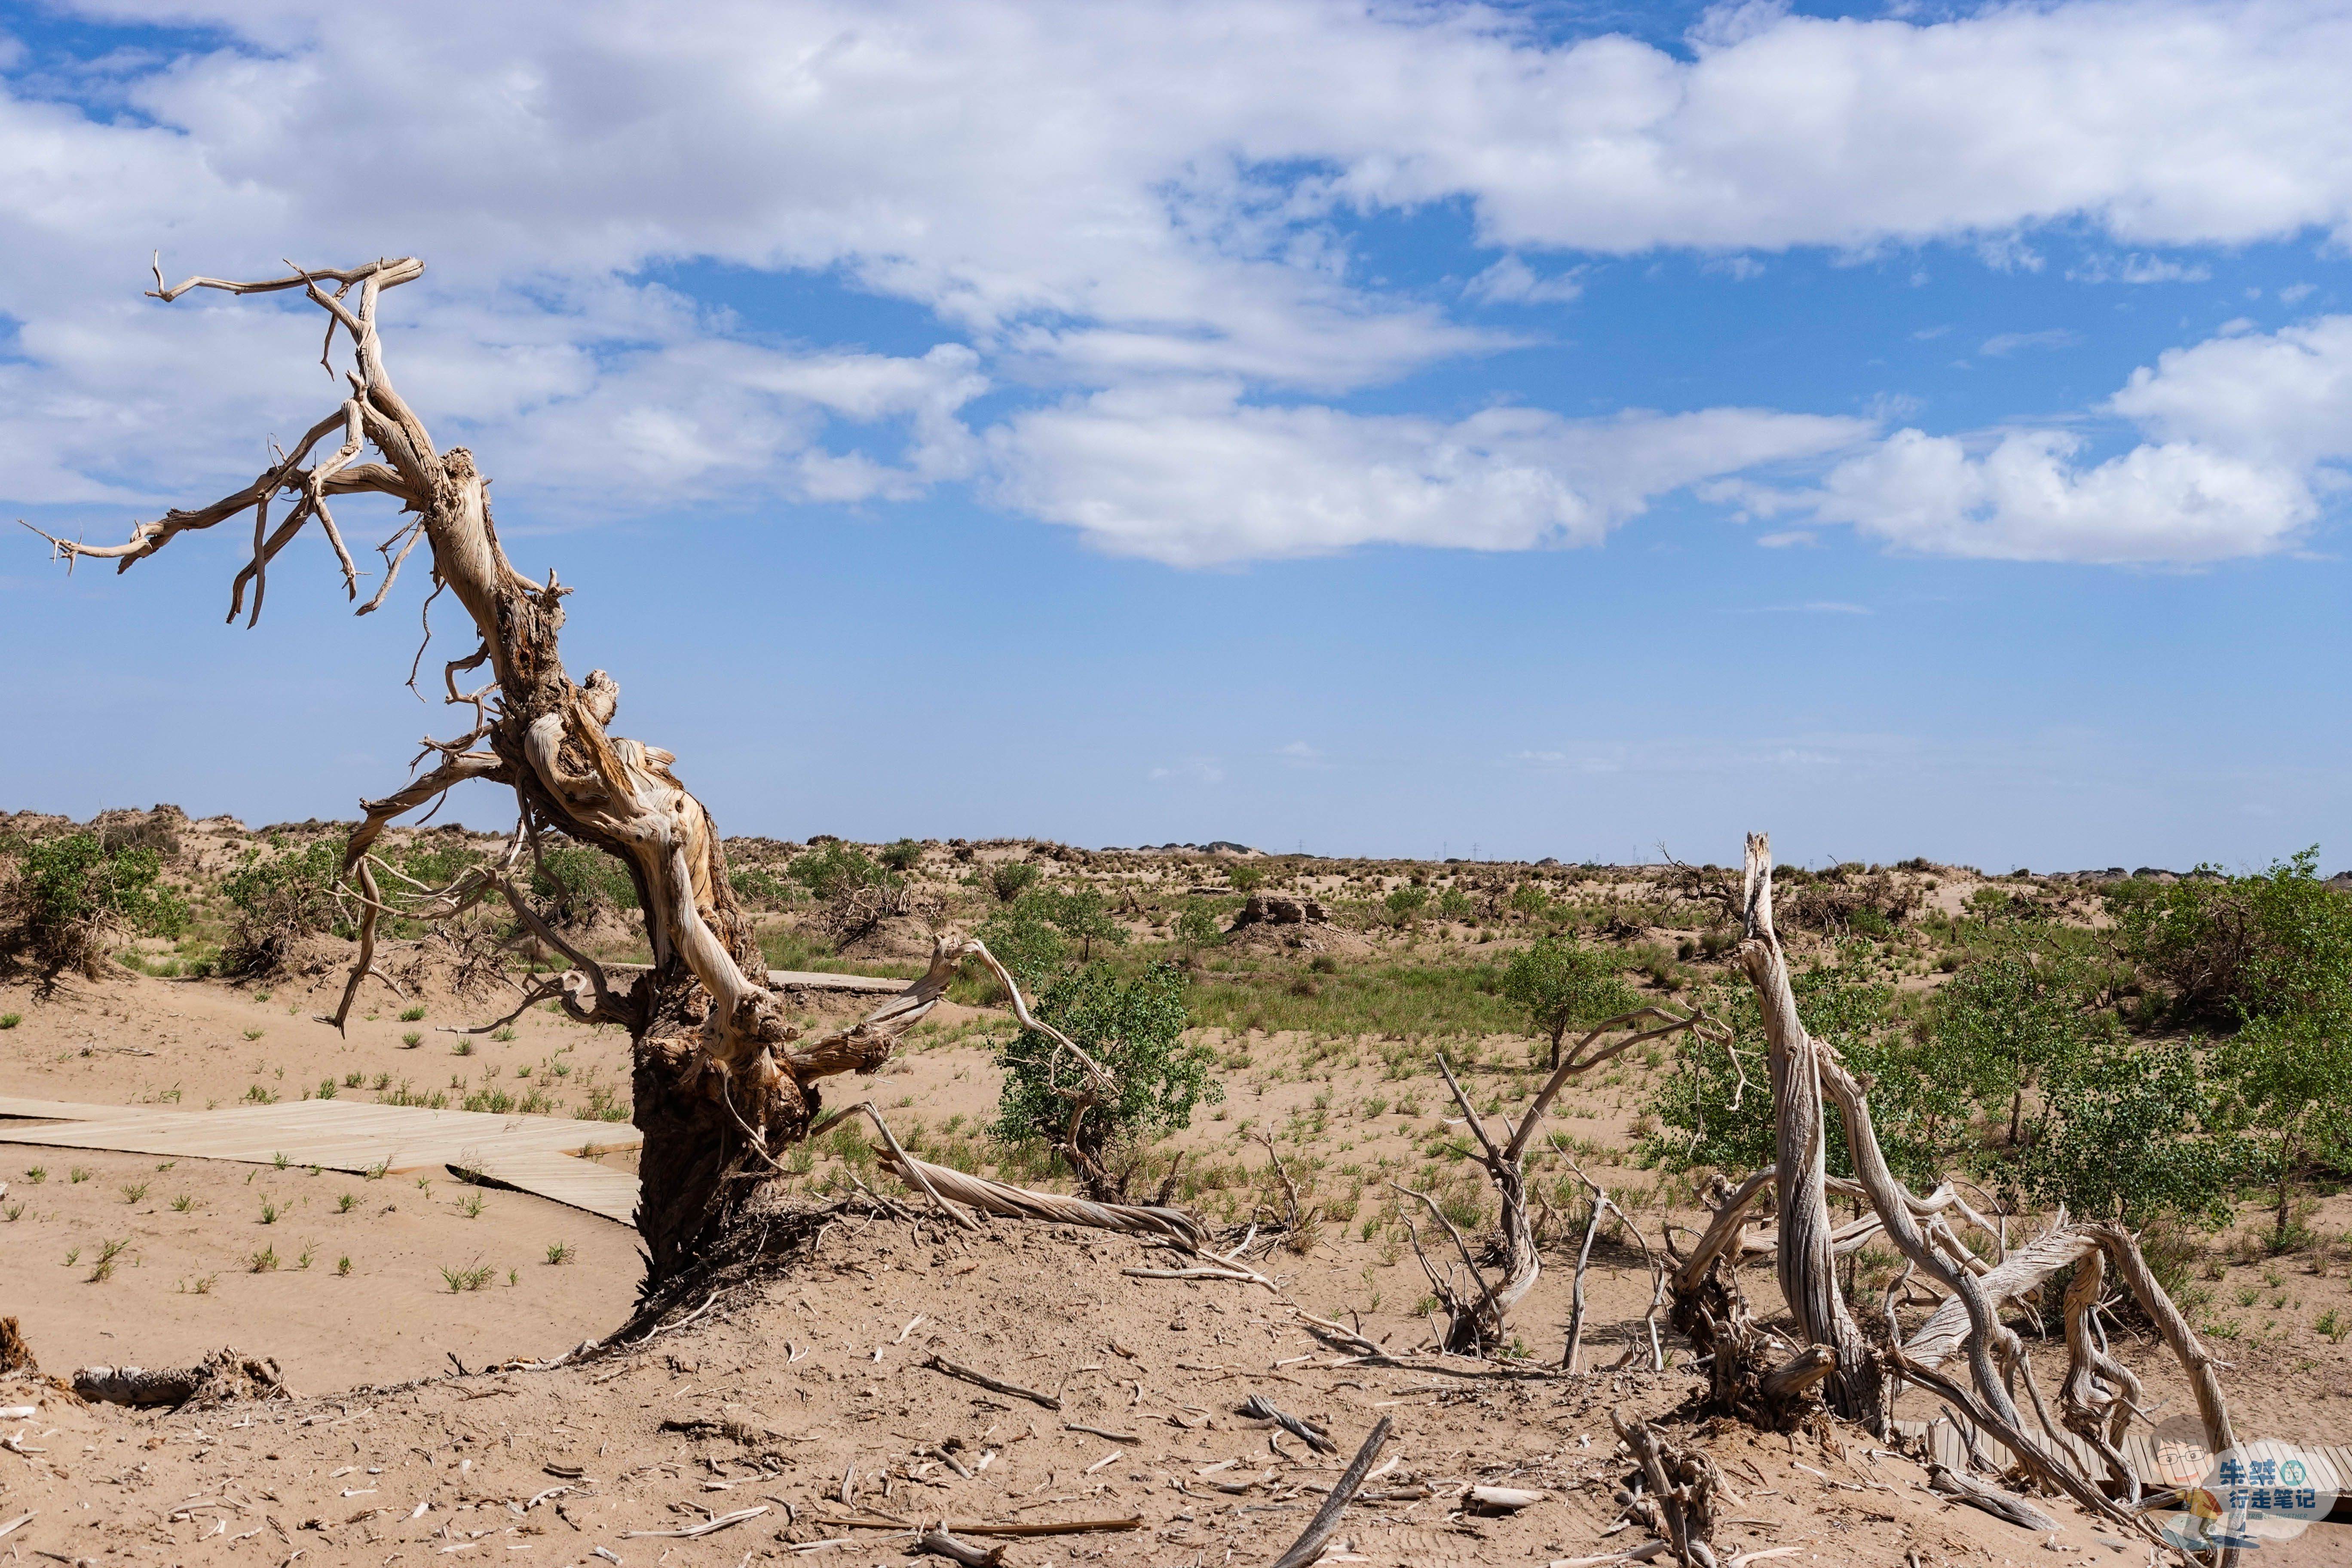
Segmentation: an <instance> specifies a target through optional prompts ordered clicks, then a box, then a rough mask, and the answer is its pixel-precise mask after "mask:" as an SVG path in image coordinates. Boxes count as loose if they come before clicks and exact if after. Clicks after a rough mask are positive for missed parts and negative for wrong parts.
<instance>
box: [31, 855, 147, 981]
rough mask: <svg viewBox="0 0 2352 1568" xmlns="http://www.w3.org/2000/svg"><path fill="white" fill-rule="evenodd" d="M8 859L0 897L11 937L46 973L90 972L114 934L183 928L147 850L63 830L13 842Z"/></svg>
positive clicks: (103, 956) (100, 961) (95, 969)
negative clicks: (12, 862) (8, 881)
mask: <svg viewBox="0 0 2352 1568" xmlns="http://www.w3.org/2000/svg"><path fill="white" fill-rule="evenodd" d="M15 858H16V879H15V884H14V886H13V887H11V888H10V889H9V890H8V900H7V901H8V904H9V905H10V906H11V910H10V912H11V913H12V914H13V915H14V916H15V918H16V924H17V939H18V940H19V941H20V942H22V943H23V944H24V945H25V946H26V948H27V949H29V950H30V951H31V952H32V953H33V954H34V955H35V957H36V958H37V960H38V961H39V962H40V963H43V964H45V965H47V967H48V968H50V969H51V970H53V971H54V970H60V969H79V970H81V971H82V972H83V973H88V974H92V975H95V974H97V973H100V963H102V961H103V960H104V958H105V954H106V949H107V946H108V943H109V942H110V940H112V939H113V938H115V937H116V936H117V935H119V934H120V933H122V932H126V931H131V932H138V933H141V934H143V935H149V936H177V935H178V934H179V933H180V932H181V931H184V930H185V929H186V927H187V920H188V911H187V906H186V905H185V904H184V902H182V900H181V899H180V896H179V895H178V894H177V893H176V892H174V891H173V889H171V888H170V887H168V886H166V885H164V884H163V882H162V881H160V880H159V879H160V878H161V876H162V874H163V858H162V857H161V856H160V855H158V854H157V853H156V852H155V851H154V850H153V849H150V848H136V847H113V846H110V845H109V844H108V843H107V842H106V840H105V838H104V837H102V836H100V835H99V834H96V833H69V834H66V835H64V836H62V837H56V838H42V839H35V840H32V841H30V842H28V843H23V844H20V845H18V846H17V847H16V854H15Z"/></svg>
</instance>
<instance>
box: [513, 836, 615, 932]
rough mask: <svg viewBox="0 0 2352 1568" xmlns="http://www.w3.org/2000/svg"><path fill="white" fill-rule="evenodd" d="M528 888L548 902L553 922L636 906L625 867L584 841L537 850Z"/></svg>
mask: <svg viewBox="0 0 2352 1568" xmlns="http://www.w3.org/2000/svg"><path fill="white" fill-rule="evenodd" d="M530 890H531V895H532V896H533V897H534V898H537V899H539V900H541V901H543V902H544V903H546V904H547V905H548V906H549V913H550V914H551V916H552V917H553V921H554V923H555V924H557V925H563V926H578V925H585V924H586V923H588V922H589V921H593V920H594V919H595V918H596V917H597V916H598V915H601V914H606V913H610V912H612V911H614V910H634V909H635V908H636V907H637V884H636V882H635V880H634V879H632V878H631V877H630V875H629V870H628V868H627V867H625V866H624V865H622V864H621V863H620V862H619V861H618V860H615V859H614V858H613V857H612V856H610V855H607V854H605V853H604V851H603V850H602V849H598V848H594V847H591V846H589V845H585V844H555V845H550V846H548V847H546V848H544V849H542V850H541V851H540V855H539V858H538V860H537V861H536V862H535V863H534V864H533V865H532V867H531V871H530Z"/></svg>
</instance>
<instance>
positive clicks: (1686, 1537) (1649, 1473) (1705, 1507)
mask: <svg viewBox="0 0 2352 1568" xmlns="http://www.w3.org/2000/svg"><path fill="white" fill-rule="evenodd" d="M1609 1424H1610V1425H1611V1426H1614V1427H1615V1428H1616V1429H1617V1436H1618V1437H1619V1439H1620V1440H1622V1442H1623V1443H1624V1445H1625V1447H1626V1448H1627V1449H1628V1450H1629V1451H1630V1452H1631V1453H1632V1454H1633V1459H1634V1462H1635V1463H1636V1464H1638V1465H1640V1466H1641V1467H1642V1475H1643V1479H1644V1480H1645V1481H1647V1482H1648V1484H1649V1495H1650V1496H1651V1498H1652V1499H1653V1500H1655V1502H1656V1504H1657V1506H1658V1511H1659V1513H1660V1515H1661V1523H1662V1524H1663V1525H1664V1529H1663V1531H1661V1533H1662V1534H1664V1536H1665V1538H1666V1544H1667V1547H1668V1548H1669V1549H1670V1550H1671V1551H1672V1552H1674V1553H1675V1555H1676V1556H1677V1557H1679V1558H1681V1559H1682V1560H1683V1561H1684V1562H1685V1563H1691V1564H1695V1565H1696V1568H1715V1549H1714V1547H1713V1546H1712V1545H1710V1544H1709V1542H1710V1540H1711V1538H1712V1537H1713V1535H1714V1533H1715V1500H1716V1494H1717V1492H1718V1491H1719V1490H1720V1489H1722V1486H1723V1477H1722V1475H1721V1474H1720V1473H1719V1472H1718V1471H1717V1469H1716V1468H1715V1462H1714V1461H1713V1460H1712V1459H1709V1458H1707V1457H1706V1455H1705V1454H1702V1453H1699V1452H1698V1451H1697V1450H1696V1449H1689V1448H1684V1447H1678V1446H1676V1445H1675V1444H1673V1443H1670V1442H1668V1441H1667V1440H1666V1439H1665V1438H1664V1437H1663V1436H1659V1434H1658V1433H1657V1432H1656V1431H1655V1430H1654V1428H1653V1427H1652V1426H1650V1425H1649V1424H1648V1423H1647V1422H1644V1421H1641V1420H1638V1419H1637V1420H1634V1421H1631V1422H1628V1421H1627V1420H1626V1419H1625V1417H1624V1415H1622V1413H1620V1412H1618V1411H1616V1410H1613V1409H1612V1410H1611V1411H1610V1412H1609Z"/></svg>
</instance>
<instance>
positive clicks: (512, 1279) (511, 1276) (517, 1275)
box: [507, 1268, 522, 1285]
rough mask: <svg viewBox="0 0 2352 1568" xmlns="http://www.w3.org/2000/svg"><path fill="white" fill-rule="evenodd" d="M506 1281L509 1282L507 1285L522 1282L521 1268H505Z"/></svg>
mask: <svg viewBox="0 0 2352 1568" xmlns="http://www.w3.org/2000/svg"><path fill="white" fill-rule="evenodd" d="M507 1283H508V1284H509V1285H520V1284H521V1283H522V1270H521V1269H520V1268H509V1269H508V1270H507Z"/></svg>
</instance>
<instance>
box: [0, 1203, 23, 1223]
mask: <svg viewBox="0 0 2352 1568" xmlns="http://www.w3.org/2000/svg"><path fill="white" fill-rule="evenodd" d="M0 1214H5V1215H7V1216H8V1223H9V1224H10V1225H14V1224H16V1222H17V1220H19V1219H21V1218H23V1217H24V1214H25V1205H23V1204H10V1205H8V1206H7V1207H6V1208H5V1209H0Z"/></svg>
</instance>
